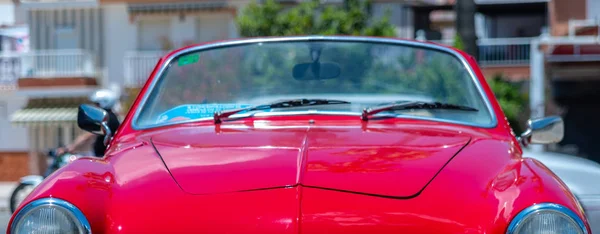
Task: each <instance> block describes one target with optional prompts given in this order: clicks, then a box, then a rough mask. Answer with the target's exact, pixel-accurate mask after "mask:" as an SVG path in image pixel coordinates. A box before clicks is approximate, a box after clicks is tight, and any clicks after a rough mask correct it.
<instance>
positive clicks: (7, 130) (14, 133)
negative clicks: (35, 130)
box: [0, 93, 29, 151]
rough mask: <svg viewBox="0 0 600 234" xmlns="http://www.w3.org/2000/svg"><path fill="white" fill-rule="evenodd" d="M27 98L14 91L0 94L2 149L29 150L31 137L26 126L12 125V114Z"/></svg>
mask: <svg viewBox="0 0 600 234" xmlns="http://www.w3.org/2000/svg"><path fill="white" fill-rule="evenodd" d="M26 104H27V98H26V97H23V96H17V95H15V94H13V93H1V94H0V151H27V150H28V146H29V138H28V135H27V134H28V133H27V131H28V130H27V128H26V127H17V126H12V125H11V123H10V115H11V114H13V113H15V111H17V110H19V109H21V108H23V107H24V106H25V105H26Z"/></svg>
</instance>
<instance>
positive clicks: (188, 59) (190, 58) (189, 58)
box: [177, 54, 200, 66]
mask: <svg viewBox="0 0 600 234" xmlns="http://www.w3.org/2000/svg"><path fill="white" fill-rule="evenodd" d="M198 60H200V55H199V54H191V55H186V56H181V58H179V59H178V60H177V62H178V64H179V66H185V65H188V64H192V63H197V62H198Z"/></svg>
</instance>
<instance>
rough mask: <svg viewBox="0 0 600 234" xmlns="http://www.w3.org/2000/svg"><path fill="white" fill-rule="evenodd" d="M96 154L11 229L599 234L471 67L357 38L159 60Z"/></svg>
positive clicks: (395, 43)
mask: <svg viewBox="0 0 600 234" xmlns="http://www.w3.org/2000/svg"><path fill="white" fill-rule="evenodd" d="M107 116H108V115H107V114H106V112H105V111H104V110H102V109H99V108H97V107H94V106H91V105H85V104H84V105H81V106H80V108H79V115H78V122H79V127H81V128H82V129H85V130H87V131H90V132H93V133H95V134H98V135H103V136H105V139H106V141H105V143H106V144H109V146H108V150H107V154H106V155H105V156H104V157H102V158H91V157H85V158H81V159H78V160H76V161H74V162H72V163H71V164H69V165H67V166H65V167H63V168H61V169H59V170H58V171H56V172H54V173H53V174H52V175H50V176H49V177H47V178H46V179H45V180H44V182H43V183H41V184H40V185H39V186H37V187H36V188H35V190H34V191H33V192H32V193H31V194H30V195H29V196H28V197H27V198H26V199H25V200H24V201H23V202H22V203H21V205H20V206H19V208H18V209H17V210H16V212H15V213H14V214H13V217H12V218H11V221H10V223H9V230H8V233H261V234H267V233H278V234H281V233H289V234H294V233H344V234H349V233H509V234H525V233H561V234H570V233H579V234H588V233H591V231H590V228H589V225H588V222H587V220H586V218H585V217H586V216H585V214H584V211H583V209H582V207H581V205H580V204H579V202H578V201H577V200H576V198H575V197H574V196H573V194H572V193H571V191H570V190H569V189H568V188H567V187H566V186H565V184H564V183H563V182H562V181H561V180H560V179H558V177H557V176H556V175H555V174H554V173H553V172H552V171H551V170H549V169H548V168H547V167H546V166H544V165H543V164H542V163H540V162H539V161H536V160H534V159H531V158H524V157H522V148H521V147H523V146H526V145H528V144H547V143H555V142H558V141H560V140H561V139H562V137H563V122H562V120H561V119H560V118H559V117H548V118H542V119H535V120H532V121H530V122H529V129H528V130H527V131H526V132H525V134H523V135H522V136H518V137H517V136H515V135H514V134H513V132H512V131H511V127H510V126H509V124H508V122H507V120H506V118H505V116H504V114H503V113H502V110H501V109H500V106H499V104H498V102H497V101H496V99H495V98H494V95H493V93H492V92H491V90H490V88H489V87H488V85H487V83H486V81H485V79H484V76H483V74H482V73H481V71H480V69H479V67H478V66H477V63H476V61H474V60H473V58H472V57H470V56H468V55H467V54H465V53H463V52H461V51H459V50H455V49H452V48H449V47H444V46H441V45H437V44H432V43H426V42H416V41H407V40H399V39H386V38H372V37H354V36H303V37H273V38H252V39H236V40H229V41H220V42H213V43H208V44H201V45H196V46H191V47H186V48H182V49H179V50H176V51H173V52H172V53H170V54H168V55H166V56H164V57H163V58H161V59H160V60H159V62H158V64H157V65H156V67H155V69H154V71H153V72H152V74H151V75H150V77H149V79H148V81H147V83H146V84H145V86H144V87H143V89H142V91H141V92H140V94H139V96H138V97H137V99H136V100H135V102H134V104H133V106H132V108H131V111H130V112H129V113H128V115H127V117H126V118H125V120H124V121H123V123H122V125H121V127H120V128H119V129H118V131H117V132H115V133H112V132H110V129H109V128H108V126H107V121H108V118H109V117H107Z"/></svg>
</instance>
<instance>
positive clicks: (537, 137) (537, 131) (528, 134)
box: [519, 116, 565, 146]
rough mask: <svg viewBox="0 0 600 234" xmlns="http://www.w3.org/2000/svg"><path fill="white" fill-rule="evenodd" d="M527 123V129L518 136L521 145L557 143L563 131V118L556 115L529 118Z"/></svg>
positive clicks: (561, 137) (560, 139)
mask: <svg viewBox="0 0 600 234" xmlns="http://www.w3.org/2000/svg"><path fill="white" fill-rule="evenodd" d="M527 125H528V127H527V130H525V132H523V134H521V137H520V138H519V141H520V142H521V144H523V146H527V145H529V144H552V143H558V142H560V141H562V139H563V136H564V132H565V126H564V123H563V120H562V118H561V117H558V116H550V117H545V118H540V119H533V120H529V122H528V123H527Z"/></svg>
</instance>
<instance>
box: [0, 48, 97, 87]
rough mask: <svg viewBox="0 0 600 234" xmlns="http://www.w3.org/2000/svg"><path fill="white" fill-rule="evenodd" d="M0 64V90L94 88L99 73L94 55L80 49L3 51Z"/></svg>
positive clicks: (0, 55)
mask: <svg viewBox="0 0 600 234" xmlns="http://www.w3.org/2000/svg"><path fill="white" fill-rule="evenodd" d="M0 66H1V67H2V69H0V90H7V89H11V90H18V91H19V92H31V91H35V92H38V91H39V92H42V93H47V92H54V91H53V89H52V88H61V89H64V88H67V89H70V88H71V89H77V90H82V89H92V88H94V87H95V86H97V85H98V83H99V82H98V79H99V77H100V73H99V71H100V70H99V69H98V66H97V63H96V59H95V55H94V54H93V53H91V52H89V51H86V50H79V49H73V50H35V51H30V52H26V53H4V54H0ZM36 90H37V91H36ZM39 92H38V93H39Z"/></svg>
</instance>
